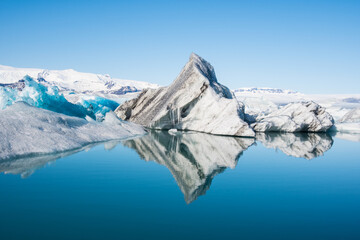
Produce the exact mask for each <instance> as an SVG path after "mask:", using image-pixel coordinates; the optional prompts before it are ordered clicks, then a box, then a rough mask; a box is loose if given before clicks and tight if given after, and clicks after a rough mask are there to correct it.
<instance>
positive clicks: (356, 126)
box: [332, 108, 360, 134]
mask: <svg viewBox="0 0 360 240" xmlns="http://www.w3.org/2000/svg"><path fill="white" fill-rule="evenodd" d="M332 130H333V131H336V132H343V133H356V134H359V133H360V108H355V109H352V110H350V111H348V112H347V113H346V114H345V115H344V116H343V117H342V118H341V119H340V120H339V121H337V122H336V124H335V126H334V128H333V129H332Z"/></svg>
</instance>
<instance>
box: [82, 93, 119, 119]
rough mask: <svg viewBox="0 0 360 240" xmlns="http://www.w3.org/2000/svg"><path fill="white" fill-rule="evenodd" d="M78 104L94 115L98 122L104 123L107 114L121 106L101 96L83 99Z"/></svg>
mask: <svg viewBox="0 0 360 240" xmlns="http://www.w3.org/2000/svg"><path fill="white" fill-rule="evenodd" d="M78 104H80V105H81V106H83V107H84V108H86V109H87V110H88V111H90V112H92V113H94V114H95V117H96V120H97V121H102V120H103V118H104V117H105V115H106V113H107V112H109V111H114V110H115V109H116V108H117V107H118V106H119V104H118V103H117V102H115V101H112V100H110V99H106V98H103V97H99V96H89V97H83V98H82V99H80V100H79V102H78Z"/></svg>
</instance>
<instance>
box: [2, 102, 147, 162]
mask: <svg viewBox="0 0 360 240" xmlns="http://www.w3.org/2000/svg"><path fill="white" fill-rule="evenodd" d="M144 133H145V131H144V129H143V128H142V127H141V126H139V125H137V124H134V123H129V122H123V121H121V120H120V119H118V118H117V117H116V115H115V114H114V113H113V112H108V113H107V114H106V116H105V118H104V121H103V122H96V121H90V122H89V121H87V120H85V119H82V118H78V117H72V116H68V115H64V114H60V113H56V112H52V111H48V110H45V109H41V108H37V107H33V106H30V105H28V104H26V103H24V102H19V103H15V104H13V105H11V106H9V107H7V108H6V109H4V110H0V136H1V138H0V159H9V158H13V157H21V156H29V155H34V154H48V153H54V152H62V151H67V150H71V149H76V148H80V147H83V146H85V145H87V144H90V143H94V142H102V141H108V140H113V139H124V138H128V137H134V136H137V135H142V134H144Z"/></svg>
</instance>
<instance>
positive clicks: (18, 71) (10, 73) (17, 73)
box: [0, 65, 159, 97]
mask: <svg viewBox="0 0 360 240" xmlns="http://www.w3.org/2000/svg"><path fill="white" fill-rule="evenodd" d="M26 75H28V76H30V77H31V78H33V79H34V80H36V81H38V82H41V83H42V84H43V85H45V86H56V87H58V89H59V91H60V92H64V93H66V92H76V93H85V94H89V95H104V94H105V95H107V96H109V97H111V96H112V97H116V96H118V95H124V94H128V93H138V92H140V91H142V90H143V89H145V88H158V87H159V85H157V84H152V83H147V82H141V81H133V80H125V79H118V78H112V77H111V76H110V75H109V74H94V73H83V72H78V71H75V70H73V69H66V70H47V69H37V68H14V67H9V66H4V65H0V83H4V84H9V83H16V82H17V81H18V80H20V79H22V78H23V77H24V76H26Z"/></svg>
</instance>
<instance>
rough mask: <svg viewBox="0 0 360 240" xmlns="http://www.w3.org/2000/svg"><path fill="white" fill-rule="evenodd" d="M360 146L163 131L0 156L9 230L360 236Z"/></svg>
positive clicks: (0, 228) (10, 234)
mask: <svg viewBox="0 0 360 240" xmlns="http://www.w3.org/2000/svg"><path fill="white" fill-rule="evenodd" d="M359 154H360V142H353V141H348V140H343V139H339V138H332V137H330V136H328V135H324V134H323V135H321V134H320V135H317V134H305V135H304V134H298V135H294V134H272V135H260V136H258V138H257V140H256V141H254V140H252V139H243V138H231V137H219V136H211V135H206V134H177V135H169V134H168V133H164V132H160V133H150V134H148V135H146V136H144V137H141V138H137V139H132V140H127V141H123V142H108V143H105V144H100V145H95V146H88V147H87V148H85V149H79V150H76V151H72V152H68V153H63V154H58V155H51V156H38V157H33V158H27V159H13V160H9V161H4V160H2V161H1V160H0V171H1V172H2V174H0V189H1V197H0V213H1V217H0V239H360V159H359ZM5 173H6V174H5Z"/></svg>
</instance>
